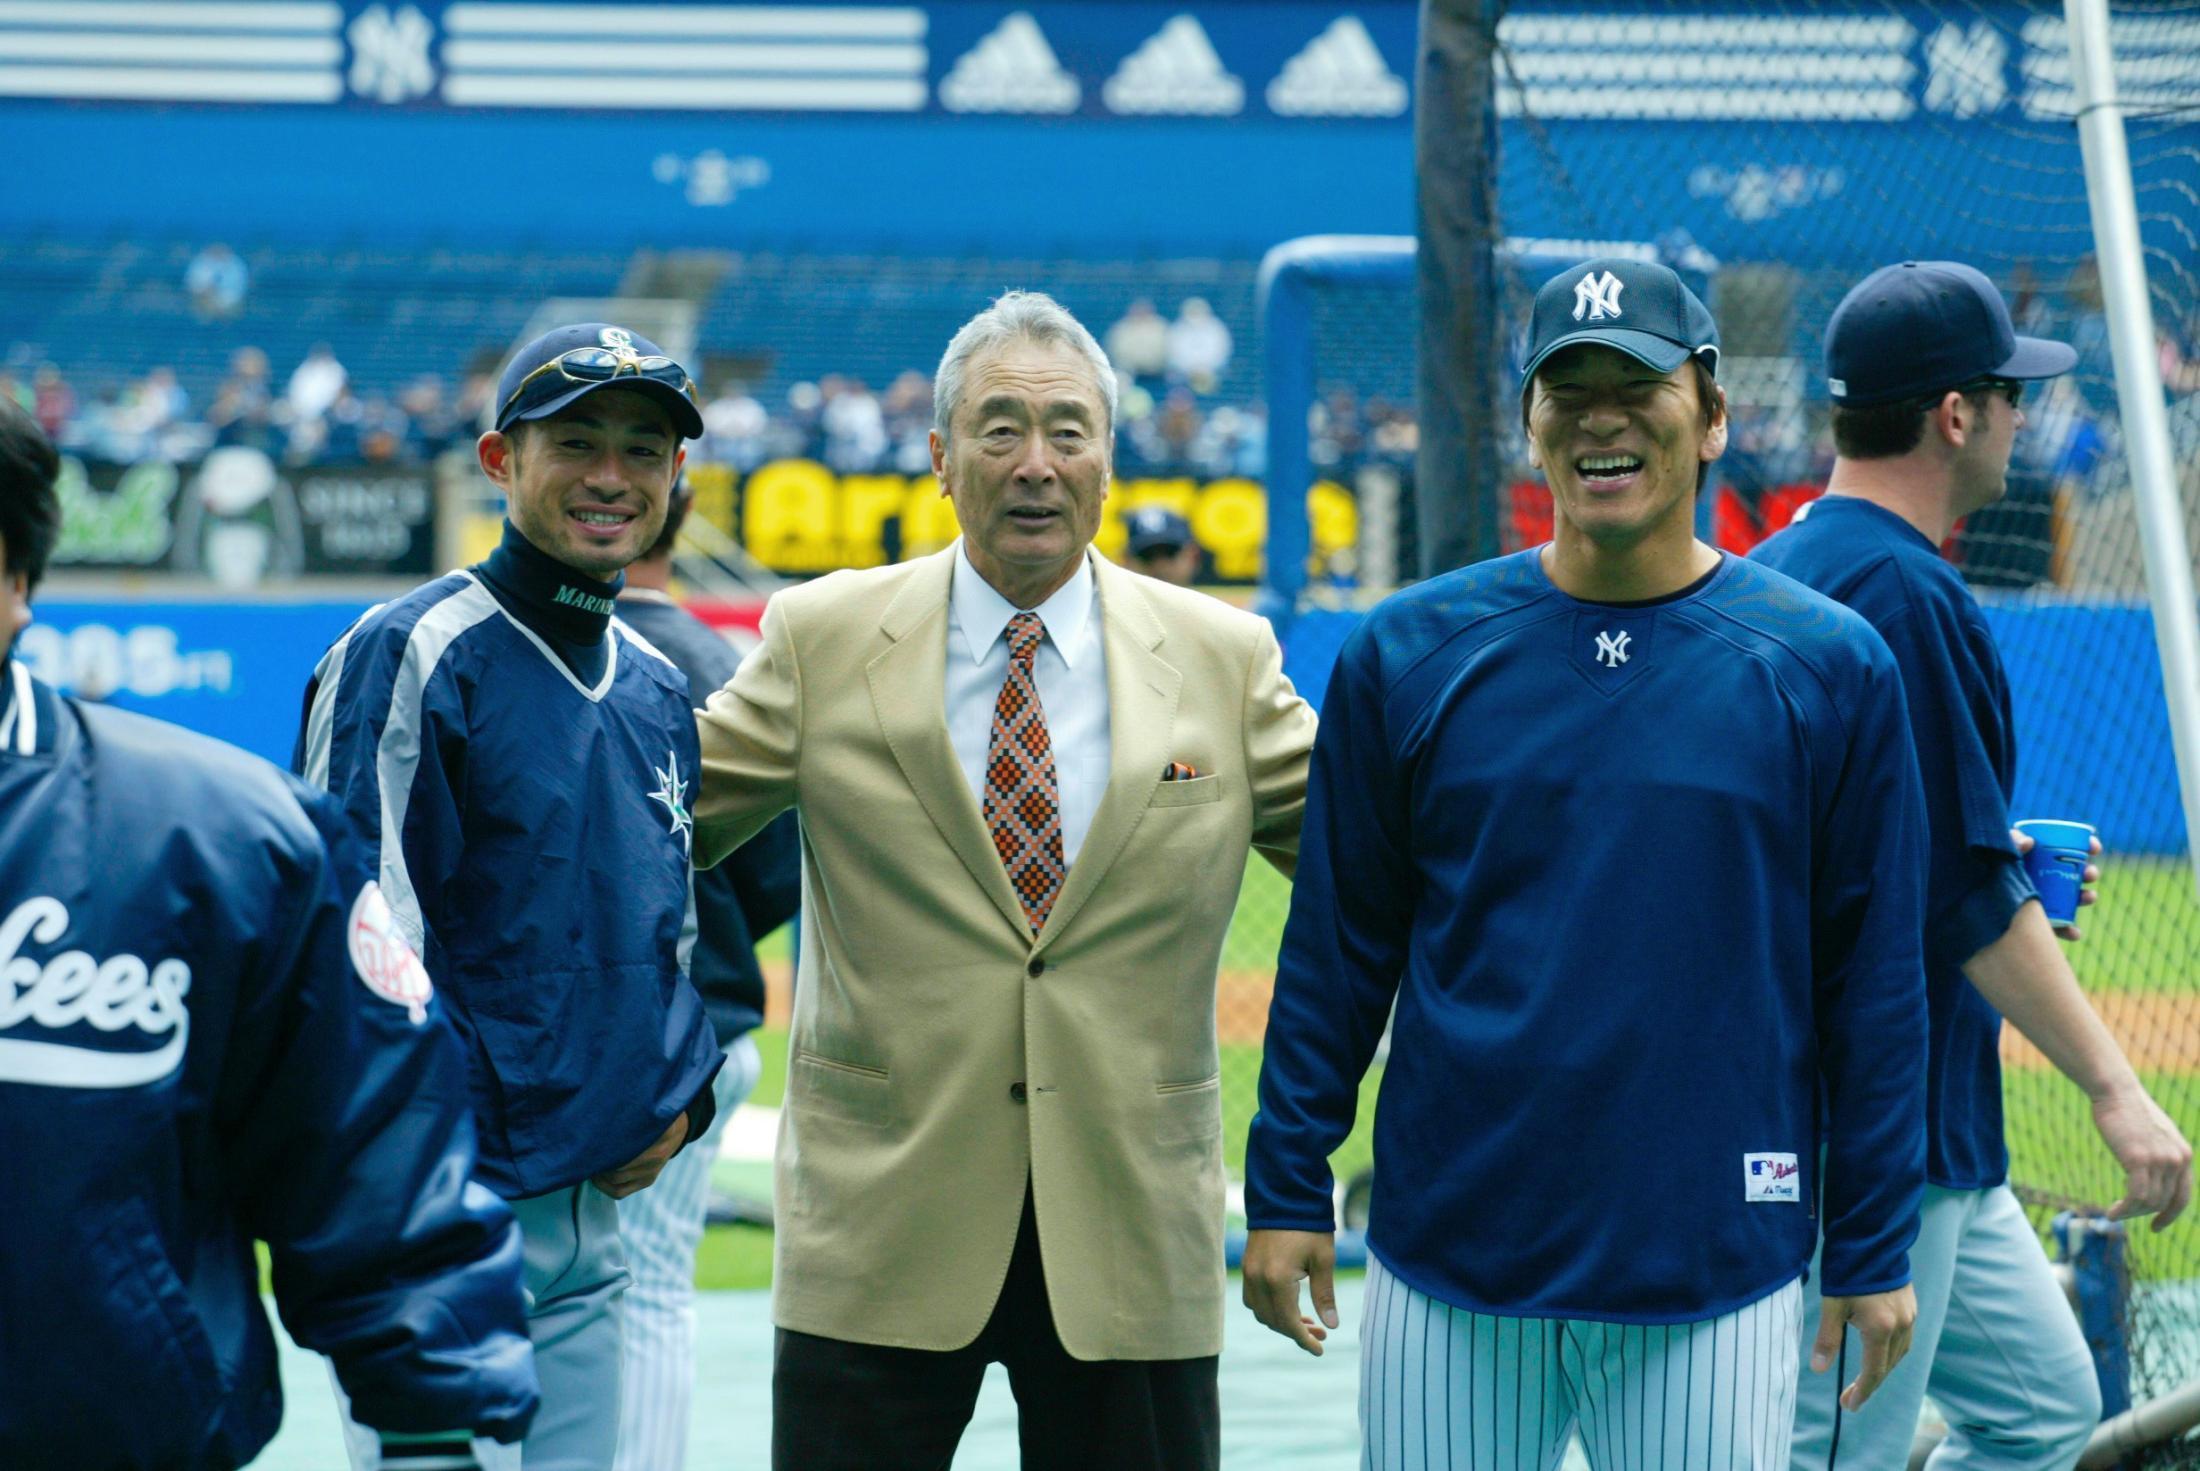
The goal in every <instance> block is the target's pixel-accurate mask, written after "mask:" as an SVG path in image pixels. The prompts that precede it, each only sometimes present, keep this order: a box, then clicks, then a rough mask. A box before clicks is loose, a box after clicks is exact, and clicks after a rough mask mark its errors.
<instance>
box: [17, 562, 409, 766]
mask: <svg viewBox="0 0 2200 1471" xmlns="http://www.w3.org/2000/svg"><path fill="white" fill-rule="evenodd" d="M366 606H367V605H366V604H365V603H363V602H325V603H216V602H205V603H185V602H173V603H140V602H107V601H98V602H92V601H77V600H74V599H71V598H68V597H66V596H58V595H52V594H48V595H44V596H41V597H40V598H39V599H38V601H37V603H36V605H35V610H36V613H37V618H36V620H35V621H34V622H32V623H30V624H29V625H28V626H26V627H25V628H24V629H23V631H22V632H21V633H19V634H18V635H16V640H15V649H14V655H15V657H17V658H20V659H22V660H24V661H25V663H27V664H28V665H29V666H30V671H31V673H32V674H34V675H36V676H37V677H38V678H40V679H43V680H45V681H47V682H48V683H50V684H54V685H57V686H59V687H61V688H62V689H66V690H70V691H72V692H74V693H76V694H79V695H83V696H86V697H88V698H93V699H99V700H104V701H106V702H107V703H109V704H112V705H114V706H116V707H117V708H119V709H124V710H136V711H140V712H142V713H144V714H147V715H152V716H156V717H158V718H159V719H162V720H171V721H174V722H175V723H176V724H178V725H181V726H183V727H185V728H186V729H189V730H195V731H198V732H199V733H200V734H202V735H210V736H213V737H214V738H215V739H217V740H224V741H228V742H229V743H230V744H232V745H236V746H242V747H244V749H246V750H247V751H250V752H252V753H253V754H254V755H257V756H264V757H266V758H267V759H268V760H270V761H273V762H274V763H276V764H277V765H278V766H285V767H287V766H288V765H289V764H290V749H291V744H292V742H293V741H295V740H296V739H297V735H298V717H299V713H300V711H301V710H302V709H303V701H304V697H305V688H306V679H307V677H308V676H310V675H311V674H312V673H313V666H314V664H315V663H316V662H317V661H318V660H319V659H320V657H321V655H322V654H323V653H324V652H325V651H326V650H327V648H328V646H329V645H330V644H332V643H334V642H335V641H336V639H337V636H338V635H339V634H341V633H342V632H343V631H344V630H345V629H346V628H347V627H349V626H350V624H351V622H352V620H353V619H355V618H357V617H358V616H359V615H360V614H361V613H362V612H364V611H366Z"/></svg>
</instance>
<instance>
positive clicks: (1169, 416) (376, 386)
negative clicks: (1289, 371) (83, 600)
mask: <svg viewBox="0 0 2200 1471" xmlns="http://www.w3.org/2000/svg"><path fill="white" fill-rule="evenodd" d="M2086 269H2087V267H2086V266H2083V265H2082V266H2081V267H2080V268H2079V270H2078V271H2077V272H2074V273H2073V275H2072V277H2071V279H2070V280H2069V281H2068V282H2065V283H2062V284H2061V286H2060V289H2059V290H2057V291H2056V292H2055V293H2053V297H2052V301H2051V298H2050V294H2049V293H2047V292H2044V291H2042V290H2040V289H2038V288H2037V287H2036V286H2035V284H2034V283H2033V282H2032V281H2031V279H2030V277H2029V275H2028V274H2026V273H2025V272H2024V271H2023V270H2022V269H2021V268H2020V269H2019V270H2018V271H2017V273H2016V274H2015V275H2014V277H2013V278H2012V282H2011V287H2012V289H2011V299H2012V303H2013V306H2014V309H2015V313H2016V315H2017V317H2018V318H2019V321H2018V328H2019V330H2020V331H2029V332H2036V333H2038V334H2040V335H2044V336H2051V337H2059V338H2060V339H2062V340H2064V341H2070V342H2072V343H2074V344H2075V345H2076V346H2077V347H2078V349H2079V351H2080V354H2081V359H2082V361H2083V362H2084V363H2085V364H2086V367H2087V371H2086V372H2083V373H2081V374H2079V375H2077V376H2074V377H2071V378H2062V379H2057V380H2054V382H2053V383H2051V384H2049V385H2046V386H2045V388H2044V391H2043V392H2040V393H2038V394H2036V395H2035V396H2034V397H2033V398H2032V399H2030V400H2028V401H2027V403H2026V405H2025V409H2026V414H2027V417H2028V419H2029V421H2030V423H2031V426H2032V427H2031V429H2030V430H2029V431H2028V432H2027V434H2026V435H2025V436H2024V438H2023V440H2022V441H2021V442H2020V445H2019V451H2018V458H2019V465H2018V468H2019V471H2020V473H2021V472H2023V471H2025V470H2026V469H2028V468H2029V469H2030V470H2031V471H2033V472H2036V474H2037V475H2038V476H2039V477H2040V478H2043V479H2052V480H2056V481H2060V480H2063V479H2065V478H2066V477H2070V476H2073V475H2075V476H2079V477H2083V476H2085V475H2087V474H2089V473H2090V471H2091V469H2092V468H2093V466H2094V464H2095V463H2097V462H2098V460H2099V459H2100V457H2101V456H2102V455H2103V454H2104V453H2106V451H2107V445H2106V441H2105V434H2106V432H2107V430H2106V429H2105V427H2104V425H2103V422H2102V420H2101V416H2100V413H2099V408H2100V404H2099V403H2096V402H2093V401H2089V395H2090V397H2091V399H2098V400H2102V401H2105V399H2106V390H2105V381H2106V377H2107V363H2108V349H2107V343H2106V327H2105V321H2104V317H2103V315H2102V312H2101V309H2100V303H2099V291H2098V286H2097V283H2095V282H2093V281H2091V279H2090V278H2088V277H2086V276H2085V271H2086ZM184 286H185V288H186V290H187V292H188V294H189V296H190V299H191V302H192V309H193V311H194V312H195V313H197V314H198V315H199V316H200V317H201V318H202V319H203V320H206V321H209V322H217V321H229V320H232V319H234V318H235V317H236V316H237V315H238V314H239V313H240V312H241V311H242V310H243V308H244V305H245V302H246V297H247V294H248V292H249V291H250V289H251V282H250V276H249V272H248V270H247V267H246V265H245V262H244V261H243V259H242V258H240V257H239V256H238V255H237V254H236V253H235V252H234V251H232V250H231V249H230V248H229V247H228V246H227V245H223V244H218V243H217V244H212V245H208V246H207V247H205V248H204V249H203V250H201V251H200V252H199V253H198V254H197V256H196V257H195V258H194V259H193V260H192V261H191V262H190V265H189V267H188V270H187V271H186V273H185V277H184ZM1102 337H1103V342H1104V345H1105V347H1106V348H1107V351H1108V354H1109V357H1110V359H1111V360H1112V361H1113V363H1114V364H1115V366H1116V368H1117V371H1118V375H1119V379H1120V384H1119V386H1120V389H1121V420H1120V423H1119V424H1118V426H1117V427H1118V430H1119V434H1118V440H1117V462H1118V467H1119V469H1120V470H1121V471H1122V472H1123V473H1124V474H1126V475H1156V474H1161V475H1195V476H1200V477H1204V478H1207V479H1217V478H1222V477H1226V476H1243V477H1245V478H1247V479H1253V480H1258V479H1260V478H1261V477H1262V475H1263V472H1264V470H1265V468H1266V448H1267V447H1266V434H1267V424H1266V418H1265V412H1264V410H1263V408H1262V406H1261V405H1260V403H1259V402H1257V401H1254V400H1252V399H1251V398H1250V396H1249V395H1248V394H1247V393H1246V392H1245V391H1244V390H1243V389H1242V388H1240V389H1239V390H1237V391H1235V392H1231V391H1227V390H1226V389H1225V387H1224V385H1225V383H1226V382H1230V383H1236V384H1239V385H1243V384H1245V383H1246V382H1248V381H1253V380H1255V378H1256V375H1251V374H1248V373H1246V372H1245V371H1244V365H1243V364H1239V365H1238V368H1239V370H1238V371H1237V372H1236V373H1235V374H1230V373H1229V369H1230V367H1231V363H1232V358H1233V355H1234V354H1235V353H1236V350H1237V344H1236V343H1234V342H1233V340H1232V337H1231V332H1230V329H1229V327H1228V326H1227V325H1226V324H1225V323H1224V322H1223V320H1222V319H1221V318H1220V317H1219V316H1218V315H1217V314H1216V313H1215V312H1214V310H1213V309H1212V308H1211V307H1210V305H1209V303H1208V302H1207V301H1206V300H1204V299H1202V298H1201V297H1198V296H1191V297H1187V298H1185V299H1184V300H1183V301H1181V302H1180V303H1179V304H1178V305H1177V307H1176V310H1175V312H1174V314H1173V316H1172V315H1167V314H1164V312H1162V311H1161V310H1160V309H1159V308H1158V307H1157V306H1156V305H1155V303H1154V301H1153V300H1151V299H1149V298H1144V297H1141V298H1139V299H1136V300H1133V301H1132V302H1131V303H1130V304H1129V307H1128V309H1127V310H1125V311H1124V312H1123V313H1122V315H1121V316H1120V317H1119V318H1117V319H1116V320H1115V321H1114V322H1113V323H1112V324H1111V325H1109V326H1108V327H1107V328H1106V330H1105V332H1104V333H1103V334H1102ZM494 351H495V348H494V346H493V345H485V347H484V354H485V355H484V357H483V358H482V359H477V360H476V361H475V362H474V363H473V364H472V367H473V368H475V369H482V370H481V371H454V372H452V373H449V374H443V373H436V372H423V373H420V374H419V375H417V376H415V377H412V378H410V379H409V380H407V381H404V382H398V383H373V384H361V383H357V382H355V381H354V380H353V377H352V375H351V374H350V373H349V372H348V371H347V370H346V368H345V366H344V364H343V363H342V362H341V361H340V360H339V358H338V356H337V354H336V352H335V351H334V350H332V349H331V347H330V346H328V345H327V344H320V345H316V346H315V347H314V348H313V349H312V350H311V351H309V352H308V353H306V354H305V356H304V357H303V358H302V359H301V360H300V361H298V362H296V363H292V364H274V363H271V362H270V361H269V359H268V355H267V354H266V353H265V352H263V351H261V350H260V349H259V348H256V347H243V348H240V349H238V350H236V351H235V352H234V353H233V354H232V355H231V357H230V360H229V364H228V371H227V373H226V374H225V375H224V376H222V377H221V378H220V380H219V381H218V382H217V383H215V384H214V385H213V386H212V388H211V390H210V391H205V392H202V393H200V394H193V393H191V392H188V391H187V390H186V387H185V385H184V384H183V383H182V382H180V381H179V379H178V376H177V374H176V372H174V371H173V370H171V369H169V368H166V367H155V368H153V369H151V370H150V371H147V372H145V373H143V375H142V376H138V377H135V378H132V379H129V380H126V381H116V380H115V379H113V378H112V377H99V378H92V377H87V378H86V379H85V380H83V381H72V378H71V377H70V375H69V371H68V369H67V368H66V367H65V366H64V365H57V364H55V363H53V362H48V361H41V360H40V359H39V358H38V357H37V356H36V355H35V354H34V353H32V351H31V350H30V349H28V348H24V347H18V348H17V349H16V350H15V351H14V352H12V353H10V354H9V355H8V356H7V357H6V358H5V359H0V394H4V395H6V396H8V397H12V398H14V399H15V400H16V401H18V402H19V403H21V404H22V405H23V406H24V407H25V408H27V409H28V410H30V411H31V412H32V414H34V415H35V416H36V417H37V419H38V420H39V422H40V423H41V424H43V425H44V426H45V428H46V429H47V431H48V432H49V433H50V434H52V435H53V436H54V437H55V439H56V440H57V441H58V442H59V443H60V445H61V446H62V448H63V449H64V451H65V452H67V453H70V454H73V455H76V456H79V457H81V458H84V459H87V460H99V461H109V462H135V461H140V460H147V459H164V460H171V461H178V462H183V461H190V460H195V459H197V458H199V457H201V456H203V455H205V454H206V453H207V452H209V451H210V450H213V449H216V448H220V447H223V446H229V445H243V446H249V447H252V448H255V449H259V450H262V451H264V452H266V453H267V454H269V455H270V456H272V457H274V458H276V459H277V460H279V461H282V462H284V463H288V464H294V465H306V464H336V463H345V464H354V463H367V464H421V463H426V462H428V461H431V460H433V459H435V458H436V457H437V456H439V455H441V454H443V453H444V452H445V451H447V450H450V449H453V448H458V449H461V450H463V449H464V448H466V447H467V446H468V445H470V444H471V442H472V440H473V438H474V436H475V435H476V434H477V433H478V432H479V429H480V426H481V425H482V424H483V423H484V422H485V420H486V418H487V410H488V409H489V407H490V406H489V404H488V399H489V397H490V396H491V395H492V394H493V392H494V376H493V372H494V370H493V366H490V365H487V357H488V355H493V353H494ZM708 354H709V349H708V347H707V346H706V348H705V349H704V361H705V362H706V363H708V361H709V356H708ZM2161 358H2162V369H2163V376H2164V379H2165V381H2166V382H2167V384H2168V386H2169V388H2170V390H2171V393H2172V394H2173V395H2174V396H2178V397H2184V396H2188V395H2193V394H2195V392H2196V391H2200V352H2196V351H2195V350H2194V348H2193V347H2192V346H2191V345H2189V344H2188V343H2187V341H2186V340H2185V339H2184V338H2183V337H2180V336H2179V335H2178V334H2176V333H2174V332H2171V331H2169V330H2167V329H2165V331H2164V334H2163V337H2162V341H2161ZM752 371H753V370H752ZM1805 371H1806V372H1807V371H1808V369H1806V370H1805ZM706 376H707V377H716V378H718V379H719V380H720V381H715V382H707V383H705V385H704V388H703V393H702V401H703V421H704V424H705V425H706V426H707V430H708V432H707V434H706V436H705V438H704V439H703V441H702V442H701V443H700V444H699V445H697V446H694V447H693V448H692V449H691V456H692V457H693V458H694V459H695V460H697V461H698V462H702V463H719V464H726V465H731V466H733V467H734V468H735V469H737V470H740V471H743V472H746V471H748V470H752V469H754V468H756V467H757V466H758V465H761V464H765V463H767V462H770V461H774V460H782V459H791V458H809V459H815V460H819V461H821V462H823V463H824V464H826V465H827V466H829V467H831V468H832V469H833V470H835V471H837V472H839V473H842V474H873V473H889V474H903V475H918V474H923V473H925V472H926V471H928V470H929V468H930V456H929V451H928V448H927V443H926V435H927V432H928V431H929V430H930V428H931V423H932V384H931V379H930V377H929V376H928V374H927V372H926V371H925V370H923V369H922V368H919V367H915V366H911V367H909V368H907V369H905V370H904V371H902V372H901V373H899V374H898V375H897V376H895V377H893V378H892V380H891V381H890V382H886V383H884V385H883V387H875V386H873V384H872V383H870V382H866V381H865V380H864V379H863V378H861V377H857V376H854V375H849V374H837V373H827V374H824V375H822V376H819V377H818V378H816V379H815V380H814V381H812V380H807V379H805V380H802V381H796V382H792V383H776V382H775V383H773V384H771V385H770V386H769V387H764V386H755V385H752V384H749V383H745V382H742V381H737V380H736V379H734V378H733V377H731V376H730V375H728V374H715V375H711V374H706ZM767 376H768V375H767ZM2081 380H2086V381H2084V382H2081ZM1729 392H1730V394H1733V395H1734V424H1733V434H1732V440H1731V445H1730V448H1729V449H1728V451H1727V455H1726V459H1725V461H1724V463H1723V464H1722V466H1721V470H1720V477H1721V479H1722V480H1723V481H1725V482H1726V483H1728V484H1732V485H1734V486H1736V487H1737V488H1739V489H1740V490H1741V491H1742V492H1743V494H1744V495H1745V497H1749V496H1753V495H1754V494H1755V493H1756V492H1757V491H1759V490H1761V489H1765V488H1769V487H1774V486H1782V485H1795V484H1804V483H1810V482H1814V481H1817V480H1819V479H1820V478H1822V476H1823V475H1824V473H1825V470H1826V468H1827V466H1828V465H1829V464H1830V459H1831V455H1830V446H1829V445H1828V444H1827V443H1826V440H1825V435H1824V432H1823V426H1822V423H1821V422H1820V421H1821V420H1822V418H1823V415H1822V414H1813V413H1809V412H1806V411H1805V405H1804V404H1803V403H1802V402H1801V401H1800V400H1798V399H1797V398H1796V397H1795V396H1794V394H1793V393H1792V392H1790V393H1788V394H1786V395H1776V394H1765V395H1763V396H1762V397H1761V398H1759V399H1756V400H1753V399H1752V398H1751V396H1750V393H1749V390H1748V389H1747V388H1745V387H1741V386H1739V385H1735V384H1730V385H1729ZM1498 417H1499V423H1500V427H1501V432H1502V433H1503V434H1504V435H1505V437H1506V442H1505V443H1504V444H1502V445H1500V446H1499V453H1500V455H1501V456H1502V457H1503V458H1504V459H1505V460H1506V462H1507V463H1509V464H1513V465H1516V466H1517V465H1519V464H1521V463H1522V461H1523V459H1524V457H1523V455H1522V454H1521V451H1522V448H1523V446H1522V445H1521V444H1520V443H1519V442H1518V435H1517V432H1516V426H1515V425H1514V424H1513V423H1511V422H1510V420H1511V415H1510V413H1509V410H1508V411H1506V412H1501V413H1500V414H1499V416H1498ZM1309 427H1310V429H1311V431H1312V444H1311V448H1312V452H1313V459H1314V464H1315V466H1316V468H1317V470H1318V471H1321V472H1324V473H1328V474H1332V475H1337V476H1339V477H1340V478H1342V477H1347V476H1349V475H1350V473H1351V472H1352V471H1354V470H1355V469H1356V468H1358V467H1360V466H1363V465H1367V464H1370V463H1376V464H1388V465H1394V466H1397V467H1400V468H1401V469H1408V468H1409V467H1410V466H1411V463H1412V460H1413V456H1414V452H1415V447H1416V443H1417V431H1416V427H1415V424H1414V419H1413V414H1412V410H1411V407H1410V405H1409V404H1407V403H1404V402H1402V401H1393V400H1386V399H1384V398H1382V397H1377V396H1372V395H1369V396H1365V397H1362V396H1360V395H1358V394H1356V393H1354V392H1353V391H1352V390H1350V389H1344V388H1332V389H1330V390H1329V391H1328V392H1326V393H1325V394H1324V396H1323V397H1322V398H1321V399H1320V400H1319V401H1318V402H1317V404H1316V406H1315V409H1314V411H1313V414H1312V419H1311V423H1310V426H1309Z"/></svg>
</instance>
